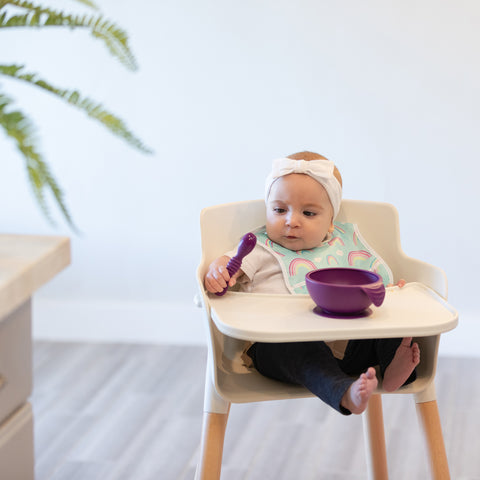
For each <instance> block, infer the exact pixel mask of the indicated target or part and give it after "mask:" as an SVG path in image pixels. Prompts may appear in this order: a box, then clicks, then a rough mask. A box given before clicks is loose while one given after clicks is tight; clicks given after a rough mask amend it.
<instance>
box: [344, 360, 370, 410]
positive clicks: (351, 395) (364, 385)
mask: <svg viewBox="0 0 480 480" xmlns="http://www.w3.org/2000/svg"><path fill="white" fill-rule="evenodd" d="M377 384H378V380H377V376H376V373H375V369H374V368H373V367H370V368H369V369H368V370H367V372H366V373H362V374H361V375H360V377H358V379H357V380H355V381H354V382H353V383H352V384H351V385H350V387H349V389H348V390H347V391H346V392H345V395H344V396H343V398H342V401H341V402H340V403H341V405H342V407H344V408H346V409H347V410H350V411H351V412H352V413H355V414H357V415H358V414H360V413H362V412H363V411H364V410H365V409H366V408H367V404H368V400H369V398H370V397H371V396H372V393H373V391H374V390H375V388H377Z"/></svg>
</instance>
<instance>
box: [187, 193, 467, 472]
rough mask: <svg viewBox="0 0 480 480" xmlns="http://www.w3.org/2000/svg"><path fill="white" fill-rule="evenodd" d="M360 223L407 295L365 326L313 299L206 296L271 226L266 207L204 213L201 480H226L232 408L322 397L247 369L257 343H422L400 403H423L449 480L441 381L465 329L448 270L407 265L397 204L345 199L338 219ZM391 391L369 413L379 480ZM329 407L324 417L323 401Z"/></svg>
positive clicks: (438, 464) (426, 425)
mask: <svg viewBox="0 0 480 480" xmlns="http://www.w3.org/2000/svg"><path fill="white" fill-rule="evenodd" d="M337 220H338V221H340V222H351V223H356V224H357V225H358V227H359V230H360V232H361V233H362V235H363V237H364V238H365V239H366V241H367V242H368V243H369V244H370V246H371V247H372V248H373V249H374V250H375V251H376V252H377V253H378V254H379V255H380V256H381V257H382V258H383V259H384V260H385V261H386V262H387V264H388V265H389V266H390V268H391V270H392V272H393V274H394V277H395V279H396V280H398V279H401V278H402V279H405V280H406V281H407V282H410V283H409V284H408V285H406V286H405V287H404V288H403V289H398V287H393V288H389V289H387V295H386V299H385V302H384V305H382V306H381V307H379V308H375V307H372V308H373V312H372V315H371V316H369V317H367V318H364V319H350V320H345V319H342V320H341V321H338V320H335V319H325V318H324V317H322V321H321V322H320V321H319V317H318V316H316V314H315V313H313V311H312V310H313V307H314V303H313V301H312V300H311V299H310V297H309V296H308V295H264V294H249V293H235V292H228V293H227V294H226V295H225V296H223V297H216V296H214V295H209V294H207V293H206V292H205V290H204V287H203V278H204V275H205V273H206V271H207V269H208V266H209V265H210V263H211V262H212V261H213V260H214V259H215V258H217V257H218V256H220V255H222V254H223V253H224V252H226V251H228V250H231V249H232V248H234V247H235V246H236V245H237V244H238V241H239V240H240V238H241V237H242V235H243V234H245V233H246V232H248V231H252V230H254V229H255V228H256V227H259V226H261V225H263V224H264V223H265V204H264V201H263V200H255V201H247V202H238V203H232V204H226V205H219V206H214V207H209V208H206V209H204V210H203V211H202V213H201V219H200V223H201V235H202V259H201V263H200V265H199V267H198V270H197V281H198V286H199V290H200V298H201V304H202V306H203V310H204V313H205V320H206V325H207V328H208V331H209V337H208V360H207V372H206V381H205V400H204V425H203V432H202V448H201V455H200V460H199V463H198V467H197V471H196V477H195V478H196V479H197V480H199V479H201V480H206V479H208V480H216V479H219V478H220V471H221V461H222V452H223V442H224V435H225V428H226V424H227V419H228V412H229V409H230V405H231V403H246V402H258V401H266V400H278V399H289V398H302V397H310V396H313V395H312V393H311V392H309V391H308V390H307V389H305V388H303V387H300V386H295V385H287V384H283V383H280V382H277V381H274V380H270V379H269V378H266V377H264V376H262V375H260V374H259V373H258V372H257V371H256V370H255V369H249V368H246V367H245V366H244V365H243V362H242V358H241V357H242V352H243V351H244V349H245V346H246V344H247V343H246V342H248V341H267V342H281V341H308V340H336V339H353V338H380V337H399V336H414V337H415V341H417V342H418V343H419V345H420V349H421V363H420V364H419V366H418V367H417V379H416V380H415V381H414V382H413V383H411V384H410V385H407V386H404V387H401V388H400V389H399V390H397V391H396V392H393V393H396V394H405V393H411V394H414V397H415V401H416V404H417V409H418V412H419V417H420V419H421V422H422V426H423V431H424V434H425V438H426V441H427V447H428V451H429V457H430V467H431V474H432V478H434V479H448V478H450V477H449V471H448V463H447V458H446V453H445V447H444V443H443V437H442V432H441V426H440V419H439V414H438V408H437V405H436V396H435V387H434V377H435V370H436V363H437V354H438V344H439V338H440V334H441V333H444V332H446V331H448V330H451V329H452V328H455V326H456V325H457V322H458V314H457V312H456V311H455V310H454V309H453V308H452V307H451V306H450V305H449V304H448V303H447V302H446V296H447V281H446V277H445V274H444V273H443V271H442V270H440V269H439V268H437V267H434V266H432V265H428V264H426V263H424V262H421V261H419V260H415V259H413V258H410V257H408V256H406V255H405V254H404V253H403V251H402V250H401V246H400V235H399V223H398V214H397V211H396V209H395V208H394V207H393V206H392V205H389V204H385V203H378V202H365V201H353V200H343V202H342V207H341V211H340V213H339V215H338V217H337ZM383 393H385V392H384V391H383V390H382V388H381V382H379V387H378V389H377V391H376V392H375V394H374V395H373V396H372V397H371V399H370V401H369V405H368V407H367V410H366V412H365V413H364V414H363V418H364V427H365V437H366V440H367V441H366V447H367V460H368V461H367V465H368V473H369V478H375V479H386V478H388V470H387V462H386V448H385V435H384V431H383V414H382V405H381V394H383ZM319 408H322V406H321V404H320V401H319Z"/></svg>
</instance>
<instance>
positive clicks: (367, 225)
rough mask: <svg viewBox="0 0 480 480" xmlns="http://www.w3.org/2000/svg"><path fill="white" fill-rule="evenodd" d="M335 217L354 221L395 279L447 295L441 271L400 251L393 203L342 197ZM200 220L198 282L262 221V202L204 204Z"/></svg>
mask: <svg viewBox="0 0 480 480" xmlns="http://www.w3.org/2000/svg"><path fill="white" fill-rule="evenodd" d="M336 220H338V221H340V222H351V223H356V224H357V225H358V227H359V230H360V232H361V234H362V235H363V237H364V238H365V239H366V240H367V242H368V243H369V244H370V246H371V247H372V248H373V249H374V250H375V251H376V252H377V253H378V254H379V255H380V256H381V257H382V258H383V259H384V260H385V261H386V262H387V264H388V265H389V266H390V268H391V270H392V272H393V275H394V278H395V281H398V280H400V279H404V280H406V281H417V282H421V283H423V284H425V285H427V286H429V287H430V288H432V289H433V290H435V291H436V292H437V293H438V294H439V295H441V296H442V297H444V298H446V297H447V280H446V276H445V274H444V273H443V271H442V270H441V269H439V268H437V267H434V266H432V265H427V264H425V263H424V262H422V261H420V260H417V259H413V258H411V257H408V256H407V255H405V253H404V252H403V251H402V248H401V244H400V228H399V220H398V213H397V210H396V209H395V207H394V206H393V205H390V204H388V203H381V202H370V201H360V200H343V201H342V206H341V209H340V212H339V214H338V216H337V218H336ZM200 224H201V239H202V260H201V263H200V266H199V269H198V272H197V274H198V281H199V282H200V285H201V282H202V281H203V276H204V274H205V272H206V269H207V268H208V265H209V264H210V263H211V262H212V261H213V260H214V259H215V258H217V257H218V256H220V255H223V253H225V252H226V251H228V250H231V249H232V248H235V246H236V245H237V244H238V242H239V240H240V238H241V237H242V235H244V234H245V233H247V232H249V231H251V230H253V229H255V228H257V227H260V226H262V225H264V224H265V202H264V201H263V200H251V201H244V202H236V203H229V204H224V205H217V206H213V207H208V208H206V209H204V210H203V211H202V213H201V219H200Z"/></svg>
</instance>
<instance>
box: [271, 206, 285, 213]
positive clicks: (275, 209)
mask: <svg viewBox="0 0 480 480" xmlns="http://www.w3.org/2000/svg"><path fill="white" fill-rule="evenodd" d="M273 211H274V212H275V213H285V212H286V210H285V209H284V208H281V207H275V208H274V209H273Z"/></svg>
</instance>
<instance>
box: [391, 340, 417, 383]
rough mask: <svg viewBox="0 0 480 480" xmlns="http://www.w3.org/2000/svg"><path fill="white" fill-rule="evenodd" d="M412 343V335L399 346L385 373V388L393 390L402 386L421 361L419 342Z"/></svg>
mask: <svg viewBox="0 0 480 480" xmlns="http://www.w3.org/2000/svg"><path fill="white" fill-rule="evenodd" d="M411 343H412V337H406V338H404V339H403V340H402V343H401V344H400V346H399V347H398V348H397V351H396V352H395V355H394V357H393V360H392V361H391V362H390V364H389V365H388V367H387V369H386V370H385V373H384V375H383V388H384V389H385V390H386V391H387V392H393V391H394V390H397V388H400V387H401V386H402V385H403V384H404V383H405V382H406V381H407V379H408V377H409V376H410V374H411V373H412V372H413V370H414V369H415V367H416V366H417V365H418V364H419V363H420V348H419V347H418V344H417V343H414V344H413V345H412V344H411Z"/></svg>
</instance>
